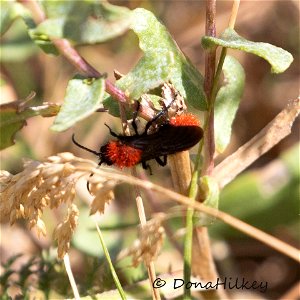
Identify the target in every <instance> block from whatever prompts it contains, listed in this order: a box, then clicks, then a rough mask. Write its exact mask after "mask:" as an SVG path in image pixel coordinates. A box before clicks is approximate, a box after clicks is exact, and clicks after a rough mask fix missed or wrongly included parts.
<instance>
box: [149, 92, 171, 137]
mask: <svg viewBox="0 0 300 300" xmlns="http://www.w3.org/2000/svg"><path fill="white" fill-rule="evenodd" d="M174 101H175V98H174V99H173V100H172V101H171V102H170V103H169V104H168V105H167V106H165V107H164V108H163V109H162V110H161V111H160V112H159V113H158V114H157V115H156V116H155V117H154V118H153V119H152V120H150V121H149V122H148V123H147V124H146V126H145V131H144V134H147V132H148V129H149V128H150V126H151V125H152V124H153V122H155V121H156V120H157V119H159V118H160V117H161V116H162V115H164V114H167V113H168V109H169V108H170V106H171V105H172V103H173V102H174Z"/></svg>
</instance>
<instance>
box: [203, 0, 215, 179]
mask: <svg viewBox="0 0 300 300" xmlns="http://www.w3.org/2000/svg"><path fill="white" fill-rule="evenodd" d="M205 34H206V35H207V36H212V37H215V36H216V0H207V1H206V24H205ZM215 68H216V48H212V49H210V50H208V51H207V52H206V53H205V77H204V90H205V93H206V97H207V99H208V116H207V121H206V124H207V126H206V130H205V134H204V162H203V169H202V174H203V175H204V174H210V172H211V171H212V169H213V167H214V153H215V138H214V99H212V98H211V91H212V88H213V83H214V77H215Z"/></svg>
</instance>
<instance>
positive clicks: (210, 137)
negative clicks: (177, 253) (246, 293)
mask: <svg viewBox="0 0 300 300" xmlns="http://www.w3.org/2000/svg"><path fill="white" fill-rule="evenodd" d="M205 32H206V35H209V36H216V0H207V1H206V28H205ZM215 60H216V50H215V49H212V50H210V51H209V52H208V53H206V54H205V79H204V89H205V92H206V95H207V99H208V100H210V94H211V89H212V84H213V79H214V74H215ZM208 106H209V112H208V116H207V119H206V122H205V126H204V127H205V128H204V129H205V130H204V144H203V140H202V141H201V144H200V145H199V150H198V155H197V158H196V164H195V166H194V171H193V174H192V180H191V185H190V189H189V197H190V199H191V201H192V202H194V201H195V199H196V196H197V192H198V179H199V169H200V168H199V167H200V166H199V165H200V157H201V152H202V147H203V145H205V146H204V162H203V169H202V174H203V173H206V172H210V170H213V166H214V165H213V156H214V152H215V145H214V114H213V109H211V107H213V106H212V105H211V102H210V101H209V102H208ZM193 215H194V210H193V209H192V208H188V210H187V216H186V236H185V243H184V281H185V282H188V281H190V277H191V272H192V270H191V269H192V248H193V230H194V225H193ZM206 256H207V255H205V257H206ZM205 279H206V278H205ZM184 296H185V299H191V291H190V289H184Z"/></svg>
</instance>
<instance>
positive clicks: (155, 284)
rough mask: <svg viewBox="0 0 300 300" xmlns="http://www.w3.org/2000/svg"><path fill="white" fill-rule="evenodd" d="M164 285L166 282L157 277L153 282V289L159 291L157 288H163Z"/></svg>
mask: <svg viewBox="0 0 300 300" xmlns="http://www.w3.org/2000/svg"><path fill="white" fill-rule="evenodd" d="M165 284H166V281H165V280H163V279H161V278H159V277H158V278H156V279H155V280H154V282H153V288H155V289H159V288H161V287H163V286H164V285H165Z"/></svg>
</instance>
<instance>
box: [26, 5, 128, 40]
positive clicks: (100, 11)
mask: <svg viewBox="0 0 300 300" xmlns="http://www.w3.org/2000/svg"><path fill="white" fill-rule="evenodd" d="M42 4H43V6H44V9H45V12H46V15H47V20H45V21H44V22H42V23H40V24H39V25H38V26H37V27H36V28H35V29H33V30H31V34H32V35H33V36H35V37H36V39H38V37H43V39H45V38H46V37H47V38H48V39H49V38H65V39H68V40H70V41H71V42H73V43H74V44H95V43H100V42H105V41H107V40H109V39H112V38H115V37H117V36H119V35H121V34H123V33H124V32H125V31H126V30H127V29H128V27H129V24H130V10H129V9H128V8H126V7H120V6H116V5H112V4H109V3H107V2H106V1H98V0H81V1H43V2H42Z"/></svg>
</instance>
